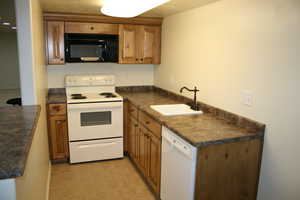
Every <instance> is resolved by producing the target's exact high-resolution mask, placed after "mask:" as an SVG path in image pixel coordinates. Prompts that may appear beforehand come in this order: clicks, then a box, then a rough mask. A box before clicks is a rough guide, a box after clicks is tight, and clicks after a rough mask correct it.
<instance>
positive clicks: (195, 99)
mask: <svg viewBox="0 0 300 200" xmlns="http://www.w3.org/2000/svg"><path fill="white" fill-rule="evenodd" d="M184 89H185V90H187V91H189V92H194V102H193V104H192V105H191V109H193V110H199V106H198V105H197V92H199V90H198V89H197V87H196V86H195V87H194V89H193V90H191V89H189V88H187V87H185V86H184V87H182V88H181V89H180V93H182V92H183V90H184Z"/></svg>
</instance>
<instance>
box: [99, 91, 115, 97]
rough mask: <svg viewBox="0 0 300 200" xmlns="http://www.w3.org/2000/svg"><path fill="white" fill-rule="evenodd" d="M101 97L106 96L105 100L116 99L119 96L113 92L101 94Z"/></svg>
mask: <svg viewBox="0 0 300 200" xmlns="http://www.w3.org/2000/svg"><path fill="white" fill-rule="evenodd" d="M100 95H101V96H104V97H105V98H115V97H117V95H115V94H113V93H111V92H102V93H100Z"/></svg>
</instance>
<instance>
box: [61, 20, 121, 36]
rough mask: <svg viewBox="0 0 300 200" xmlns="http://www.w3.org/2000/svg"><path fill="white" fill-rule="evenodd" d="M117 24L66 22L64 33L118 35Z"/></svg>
mask: <svg viewBox="0 0 300 200" xmlns="http://www.w3.org/2000/svg"><path fill="white" fill-rule="evenodd" d="M118 29H119V25H118V24H106V23H83V22H66V23H65V33H84V34H111V35H118Z"/></svg>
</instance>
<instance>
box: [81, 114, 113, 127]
mask: <svg viewBox="0 0 300 200" xmlns="http://www.w3.org/2000/svg"><path fill="white" fill-rule="evenodd" d="M80 121H81V126H98V125H107V124H111V111H105V112H87V113H80Z"/></svg>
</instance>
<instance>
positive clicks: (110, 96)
mask: <svg viewBox="0 0 300 200" xmlns="http://www.w3.org/2000/svg"><path fill="white" fill-rule="evenodd" d="M115 97H117V96H116V95H114V94H112V95H106V96H105V98H115Z"/></svg>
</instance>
